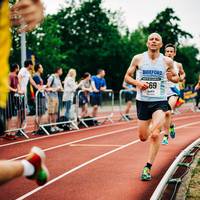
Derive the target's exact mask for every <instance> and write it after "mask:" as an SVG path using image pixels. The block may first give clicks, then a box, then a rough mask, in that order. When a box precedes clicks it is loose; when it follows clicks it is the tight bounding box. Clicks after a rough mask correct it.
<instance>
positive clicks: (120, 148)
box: [16, 122, 200, 200]
mask: <svg viewBox="0 0 200 200" xmlns="http://www.w3.org/2000/svg"><path fill="white" fill-rule="evenodd" d="M195 124H200V122H192V123H188V124H184V125H181V126H178V127H177V128H176V129H181V128H185V127H188V126H192V125H195ZM139 142H140V140H139V139H138V140H134V141H132V142H130V143H127V144H125V145H122V146H121V147H118V148H115V149H113V150H111V151H108V152H107V153H104V154H101V155H99V156H97V157H95V158H93V159H91V160H88V161H87V162H85V163H82V164H81V165H78V166H77V167H75V168H72V169H71V170H69V171H66V172H65V173H63V174H61V175H60V176H57V177H56V178H54V179H52V180H50V181H49V182H47V184H45V185H44V186H41V187H38V188H36V189H34V190H32V191H30V192H27V193H26V194H24V195H22V196H21V197H19V198H17V199H16V200H23V199H25V198H27V197H29V196H31V195H32V194H34V193H36V192H38V191H40V190H42V189H43V188H46V187H47V186H48V185H51V184H52V183H54V182H56V181H58V180H60V179H62V178H63V177H65V176H67V175H69V174H71V173H73V172H75V171H78V170H79V169H81V168H83V167H85V166H87V165H89V164H91V163H94V162H95V161H97V160H99V159H101V158H104V157H106V156H109V155H111V154H113V153H115V152H117V151H120V150H122V149H124V148H127V147H129V146H131V145H133V144H136V143H139Z"/></svg>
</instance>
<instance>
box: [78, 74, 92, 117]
mask: <svg viewBox="0 0 200 200" xmlns="http://www.w3.org/2000/svg"><path fill="white" fill-rule="evenodd" d="M79 88H80V89H81V90H82V91H83V92H82V93H81V94H80V97H79V104H80V106H81V108H82V111H81V114H80V117H82V118H83V117H86V116H87V114H88V103H89V97H90V92H92V83H91V75H90V74H89V73H88V72H86V73H85V74H84V75H83V77H82V80H81V81H80V84H79Z"/></svg>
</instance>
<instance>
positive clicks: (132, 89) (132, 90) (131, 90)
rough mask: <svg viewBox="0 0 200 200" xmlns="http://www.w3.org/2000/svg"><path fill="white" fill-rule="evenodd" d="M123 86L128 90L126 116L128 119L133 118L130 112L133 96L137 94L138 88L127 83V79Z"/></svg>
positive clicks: (126, 94)
mask: <svg viewBox="0 0 200 200" xmlns="http://www.w3.org/2000/svg"><path fill="white" fill-rule="evenodd" d="M122 87H123V88H124V89H125V90H127V91H125V102H126V109H125V117H126V118H127V119H128V120H132V118H131V117H130V115H129V113H130V110H131V107H132V104H133V102H132V101H133V98H134V97H135V96H136V88H135V87H133V85H130V84H128V83H126V82H125V81H124V82H123V84H122Z"/></svg>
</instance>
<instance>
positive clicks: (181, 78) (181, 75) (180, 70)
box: [178, 63, 186, 81]
mask: <svg viewBox="0 0 200 200" xmlns="http://www.w3.org/2000/svg"><path fill="white" fill-rule="evenodd" d="M178 68H179V79H180V81H182V80H184V79H185V76H186V75H185V71H184V69H183V65H182V64H181V63H178Z"/></svg>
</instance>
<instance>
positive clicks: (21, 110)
mask: <svg viewBox="0 0 200 200" xmlns="http://www.w3.org/2000/svg"><path fill="white" fill-rule="evenodd" d="M26 105H27V98H26V96H25V95H24V94H19V93H13V92H10V93H9V95H8V100H7V106H6V109H5V111H4V117H5V120H6V130H5V133H10V132H18V134H20V135H22V136H24V137H25V138H27V139H28V138H29V136H28V135H27V134H26V133H25V131H24V129H25V128H26V126H27V106H26ZM13 124H14V125H15V127H14V126H13Z"/></svg>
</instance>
